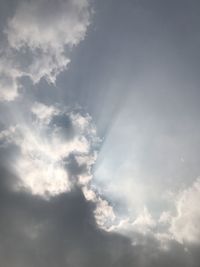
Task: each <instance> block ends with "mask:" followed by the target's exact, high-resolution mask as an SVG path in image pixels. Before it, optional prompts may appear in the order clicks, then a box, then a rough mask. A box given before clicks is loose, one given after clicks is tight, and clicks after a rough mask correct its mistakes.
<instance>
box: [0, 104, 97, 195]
mask: <svg viewBox="0 0 200 267" xmlns="http://www.w3.org/2000/svg"><path fill="white" fill-rule="evenodd" d="M90 121H91V118H90V117H89V116H88V115H86V116H83V115H81V114H79V113H73V112H72V111H71V112H69V111H68V112H67V111H66V112H65V111H61V110H59V108H56V107H54V106H46V105H44V104H41V103H38V102H36V103H35V104H33V106H32V121H31V124H30V125H27V123H25V124H20V125H14V126H11V127H10V128H9V129H6V130H4V131H2V132H1V134H0V140H1V142H3V144H6V143H7V144H8V145H15V146H16V147H17V148H18V150H19V153H18V155H17V157H16V160H15V163H14V170H15V173H16V174H17V175H18V176H19V177H20V179H21V181H22V185H23V186H25V187H26V188H27V189H29V190H30V192H31V193H33V194H36V195H37V194H38V195H42V196H48V195H50V196H51V195H56V194H60V193H63V192H66V191H69V190H70V188H71V185H72V184H73V183H75V182H76V181H73V179H75V178H74V177H71V178H70V177H69V176H70V173H68V169H69V170H70V164H71V160H70V158H71V157H72V156H73V157H74V160H75V161H76V163H77V168H78V167H79V166H80V168H81V167H82V170H81V172H80V174H78V173H77V177H79V175H80V176H81V177H80V179H82V180H83V177H84V176H85V179H86V177H87V176H88V177H90V166H91V165H92V164H93V163H94V160H92V159H93V158H95V154H94V150H93V146H94V145H95V142H96V141H97V140H98V139H97V137H96V132H95V128H94V127H93V126H92V124H91V122H90Z"/></svg>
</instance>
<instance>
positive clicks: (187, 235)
mask: <svg viewBox="0 0 200 267" xmlns="http://www.w3.org/2000/svg"><path fill="white" fill-rule="evenodd" d="M199 202H200V179H197V180H196V181H195V182H194V183H193V185H192V186H191V187H190V188H188V189H185V190H183V191H182V192H180V193H179V195H178V197H177V200H176V212H177V214H176V215H175V216H173V217H172V219H171V226H170V232H171V233H172V234H173V236H174V238H175V239H176V240H177V241H178V242H180V243H186V244H187V243H191V244H199V242H200V229H199V221H200V207H199Z"/></svg>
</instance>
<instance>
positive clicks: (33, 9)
mask: <svg viewBox="0 0 200 267" xmlns="http://www.w3.org/2000/svg"><path fill="white" fill-rule="evenodd" d="M89 23H90V8H89V2H88V0H82V1H79V0H57V1H55V0H50V1H49V0H36V1H34V0H31V1H22V2H20V3H19V4H18V6H17V9H16V11H15V13H14V15H13V17H11V18H10V19H9V20H8V23H7V26H6V28H5V30H4V32H5V34H6V36H7V41H8V46H7V47H1V48H0V49H1V53H2V55H3V56H2V57H1V62H0V78H1V79H0V100H1V101H11V100H14V99H15V98H16V97H17V96H18V90H19V86H20V83H19V82H18V78H20V77H24V76H28V77H29V78H30V79H31V80H32V82H33V83H38V82H39V81H40V80H41V79H42V78H45V79H46V80H47V81H48V82H50V83H55V81H56V77H57V75H58V74H59V73H60V72H62V71H63V70H65V69H66V67H67V65H68V64H69V62H70V59H69V53H68V54H67V52H66V50H68V51H70V50H71V48H72V47H74V46H76V45H78V44H79V42H80V41H81V40H83V39H84V38H85V34H86V31H87V28H88V26H89ZM8 54H9V56H8ZM24 61H25V62H26V64H25V63H24ZM6 66H8V67H6Z"/></svg>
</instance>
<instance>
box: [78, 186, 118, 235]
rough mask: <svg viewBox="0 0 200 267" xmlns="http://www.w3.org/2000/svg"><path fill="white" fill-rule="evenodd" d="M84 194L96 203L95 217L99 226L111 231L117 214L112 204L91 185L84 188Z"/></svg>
mask: <svg viewBox="0 0 200 267" xmlns="http://www.w3.org/2000/svg"><path fill="white" fill-rule="evenodd" d="M82 190H83V194H84V196H85V198H86V199H87V200H88V201H91V202H93V203H95V205H96V207H95V209H94V217H95V219H96V223H97V224H98V226H99V227H100V228H102V229H104V230H106V231H109V229H110V227H111V225H113V223H114V221H115V219H116V215H115V212H114V210H113V207H112V205H110V204H109V203H108V201H107V200H105V199H103V198H102V197H101V196H100V195H99V194H98V192H95V191H94V190H93V189H92V188H90V187H89V186H88V187H87V186H84V187H83V188H82Z"/></svg>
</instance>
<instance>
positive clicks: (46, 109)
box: [31, 102, 59, 123]
mask: <svg viewBox="0 0 200 267" xmlns="http://www.w3.org/2000/svg"><path fill="white" fill-rule="evenodd" d="M31 111H32V113H33V114H34V115H36V117H37V118H38V119H39V120H40V121H42V122H43V123H49V122H50V120H51V118H52V117H53V116H54V115H58V114H59V110H58V109H57V108H56V107H54V106H47V105H44V104H42V103H39V102H35V103H34V105H33V106H32V108H31Z"/></svg>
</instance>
